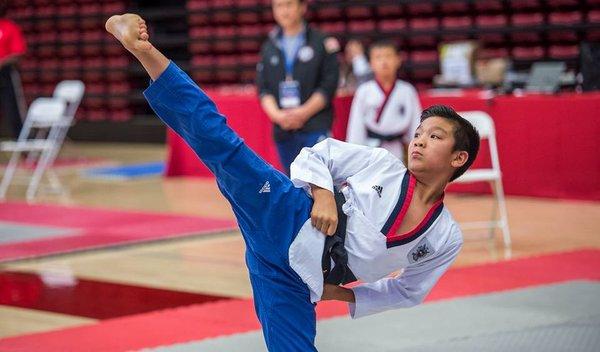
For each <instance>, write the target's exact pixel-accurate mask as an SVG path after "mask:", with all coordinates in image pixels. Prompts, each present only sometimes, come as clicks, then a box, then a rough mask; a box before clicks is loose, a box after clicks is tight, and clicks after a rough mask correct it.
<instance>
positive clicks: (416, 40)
mask: <svg viewBox="0 0 600 352" xmlns="http://www.w3.org/2000/svg"><path fill="white" fill-rule="evenodd" d="M408 43H409V45H410V46H413V47H421V48H422V47H431V48H434V47H436V46H437V45H438V41H437V39H436V38H435V36H433V35H424V34H419V35H412V36H410V37H409V38H408Z"/></svg>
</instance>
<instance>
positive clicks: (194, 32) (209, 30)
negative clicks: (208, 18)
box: [190, 26, 215, 39]
mask: <svg viewBox="0 0 600 352" xmlns="http://www.w3.org/2000/svg"><path fill="white" fill-rule="evenodd" d="M214 35H215V29H214V28H213V27H208V26H202V27H192V28H191V29H190V38H192V39H208V38H211V37H212V36H214Z"/></svg>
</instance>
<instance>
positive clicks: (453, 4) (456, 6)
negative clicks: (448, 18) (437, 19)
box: [440, 1, 469, 14]
mask: <svg viewBox="0 0 600 352" xmlns="http://www.w3.org/2000/svg"><path fill="white" fill-rule="evenodd" d="M440 9H441V12H442V13H443V14H447V13H448V14H451V13H458V12H461V13H465V12H467V11H468V10H469V3H468V2H467V1H442V2H441V3H440Z"/></svg>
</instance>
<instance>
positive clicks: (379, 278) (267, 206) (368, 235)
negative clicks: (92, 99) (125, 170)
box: [144, 63, 462, 351]
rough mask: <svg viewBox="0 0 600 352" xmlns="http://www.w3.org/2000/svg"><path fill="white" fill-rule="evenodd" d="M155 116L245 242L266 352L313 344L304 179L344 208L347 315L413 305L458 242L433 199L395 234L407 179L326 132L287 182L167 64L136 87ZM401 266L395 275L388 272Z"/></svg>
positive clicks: (317, 248) (314, 242) (396, 165)
mask: <svg viewBox="0 0 600 352" xmlns="http://www.w3.org/2000/svg"><path fill="white" fill-rule="evenodd" d="M144 95H145V97H146V99H147V100H148V102H149V103H150V105H151V106H152V108H153V109H154V110H155V112H156V113H157V114H158V116H160V118H161V119H162V120H163V121H164V122H165V123H166V124H167V125H168V126H169V127H171V128H172V129H174V130H175V131H176V132H177V133H178V134H179V135H180V136H182V137H183V138H184V139H185V140H186V141H187V143H188V144H189V145H190V146H191V147H192V148H193V149H194V151H195V152H196V154H197V155H198V156H199V157H200V159H202V161H203V162H204V163H205V164H206V165H207V166H208V168H209V169H210V170H211V171H212V172H213V173H214V174H215V176H216V181H217V184H218V186H219V189H220V190H221V192H222V193H223V195H224V196H225V197H226V198H227V200H228V201H229V202H230V203H231V206H232V208H233V211H234V213H235V215H236V217H237V220H238V224H239V227H240V230H241V233H242V235H243V238H244V241H245V243H246V263H247V266H248V271H249V273H250V281H251V284H252V289H253V293H254V302H255V308H256V313H257V316H258V319H259V320H260V322H261V325H262V329H263V334H264V337H265V342H266V345H267V347H268V349H269V350H270V351H315V350H316V349H315V347H314V339H315V335H316V316H315V305H314V303H315V302H317V301H319V300H320V298H321V295H322V293H323V272H322V270H321V259H322V254H323V246H324V241H325V235H324V234H322V233H321V232H319V231H317V230H316V229H315V228H313V227H312V226H311V221H310V212H311V208H312V199H311V198H310V185H309V184H314V185H317V186H320V187H323V188H326V189H329V190H332V191H333V187H334V186H340V187H341V188H342V192H343V194H344V196H345V198H346V200H347V201H346V203H345V204H344V206H343V211H344V213H345V214H347V215H348V223H347V236H346V242H345V247H346V250H347V252H348V267H349V268H350V269H351V270H352V271H353V273H354V274H355V275H356V277H357V278H358V279H359V280H361V281H363V282H365V284H362V285H359V286H357V287H355V288H353V290H354V292H355V296H356V303H355V304H350V310H351V314H352V316H353V317H354V318H357V317H362V316H365V315H369V314H373V313H377V312H381V311H384V310H388V309H394V308H399V307H409V306H413V305H416V304H418V303H420V302H421V301H422V300H423V298H424V297H425V296H426V295H427V293H428V292H429V290H430V289H431V288H432V286H433V285H434V284H435V282H436V281H437V280H438V278H439V277H440V276H441V275H442V274H443V272H444V271H445V270H446V269H447V268H448V266H449V265H450V264H451V263H452V261H453V260H454V258H455V257H456V255H457V254H458V251H459V250H460V248H461V244H462V236H461V233H460V230H459V228H458V225H457V224H456V222H455V221H454V220H453V219H452V217H451V216H450V213H449V212H448V210H447V209H446V208H445V207H444V205H443V203H442V201H441V200H440V201H439V202H437V203H436V204H435V205H434V206H433V207H432V209H431V210H430V211H429V213H428V214H427V216H426V217H425V219H424V220H423V221H422V223H421V224H419V225H418V226H417V228H415V229H414V230H413V231H411V232H409V233H406V234H396V232H397V229H398V227H399V226H400V224H401V222H402V219H403V216H404V214H405V213H406V210H407V208H408V205H409V204H410V199H411V197H412V193H413V189H414V186H415V179H414V178H413V177H412V176H411V175H410V174H409V173H408V172H407V169H406V168H405V167H404V165H403V164H402V163H401V162H400V161H399V160H398V159H397V158H395V157H394V156H392V155H391V154H390V153H389V152H387V151H386V150H384V149H381V148H369V147H364V146H358V145H351V144H348V143H344V142H340V141H336V140H333V139H326V140H325V141H323V142H320V143H318V144H317V145H315V146H314V147H313V148H304V149H303V151H302V152H301V154H300V155H299V156H298V158H297V159H296V161H294V163H293V164H292V168H291V173H292V181H290V179H289V178H287V177H286V176H285V175H284V174H282V173H281V172H279V171H277V170H275V169H274V168H273V167H272V166H271V165H269V164H267V163H266V162H265V161H263V160H262V159H261V158H260V157H258V156H257V155H256V154H255V153H254V152H253V151H252V150H250V149H249V148H248V147H247V146H246V144H244V142H243V141H242V140H241V139H240V138H239V137H238V136H237V135H236V134H235V133H234V132H233V131H232V130H231V129H230V128H229V127H228V126H227V125H226V123H225V118H224V117H223V116H222V115H221V114H219V112H218V111H217V109H216V106H215V105H214V103H213V102H212V101H211V100H210V99H209V98H208V97H207V96H206V95H205V94H204V92H202V90H200V88H198V86H197V85H196V84H195V83H194V82H193V81H192V80H191V79H190V78H189V77H188V76H187V75H186V74H185V73H184V72H183V71H181V70H180V69H179V68H178V67H177V66H176V65H175V64H174V63H170V65H169V67H168V68H167V69H166V70H165V72H163V73H162V75H161V76H160V77H159V78H158V79H157V80H156V81H154V82H152V84H151V85H150V87H149V88H148V89H147V90H146V91H145V92H144ZM399 269H404V273H403V274H402V275H401V276H399V277H396V278H389V277H387V276H388V275H389V274H390V273H392V272H396V271H398V270H399Z"/></svg>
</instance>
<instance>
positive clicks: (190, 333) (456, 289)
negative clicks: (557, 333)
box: [0, 249, 600, 352]
mask: <svg viewBox="0 0 600 352" xmlns="http://www.w3.org/2000/svg"><path fill="white" fill-rule="evenodd" d="M572 280H600V250H592V249H590V250H580V251H574V252H568V253H559V254H551V255H544V256H539V257H532V258H524V259H516V260H512V261H506V262H499V263H492V264H485V265H477V266H472V267H466V268H457V269H452V270H450V271H449V272H448V273H447V274H446V275H444V276H443V277H442V279H441V280H440V282H439V284H438V285H437V286H436V287H435V289H434V290H433V291H432V293H431V294H430V295H429V297H428V299H427V301H429V302H431V301H436V300H441V299H451V298H458V297H464V296H472V295H477V294H484V293H490V292H496V291H503V290H510V289H516V288H524V287H529V286H536V285H543V284H552V283H559V282H565V281H572ZM345 314H347V309H346V305H345V304H341V303H337V302H336V303H330V302H328V303H324V304H319V306H318V317H319V319H323V318H329V317H335V316H340V315H345ZM256 329H259V325H258V322H257V320H256V317H255V314H254V309H253V305H252V301H251V300H231V301H218V302H214V303H207V304H203V305H200V306H198V305H195V306H189V307H185V308H177V309H169V310H164V311H159V312H153V313H147V314H140V315H136V316H130V317H125V318H117V319H112V320H105V321H103V322H101V323H98V324H94V325H88V326H81V327H76V328H70V329H65V330H60V331H52V332H46V333H39V334H31V335H25V336H19V337H13V338H6V339H3V340H0V351H5V352H9V351H37V350H39V349H40V346H43V350H44V351H46V352H52V351H61V352H62V351H69V350H73V346H85V350H86V351H129V350H136V349H141V348H147V347H156V346H161V345H172V344H176V343H183V342H189V341H197V340H202V339H206V338H212V337H216V336H221V335H231V334H235V333H242V332H247V331H251V330H256Z"/></svg>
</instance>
